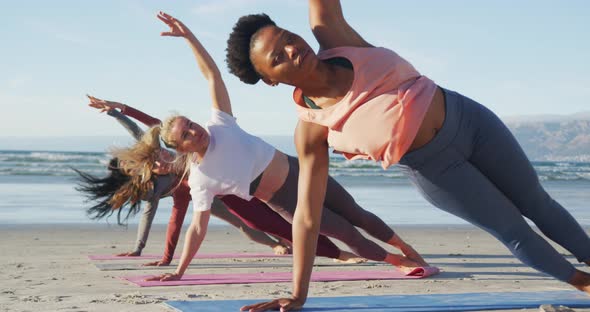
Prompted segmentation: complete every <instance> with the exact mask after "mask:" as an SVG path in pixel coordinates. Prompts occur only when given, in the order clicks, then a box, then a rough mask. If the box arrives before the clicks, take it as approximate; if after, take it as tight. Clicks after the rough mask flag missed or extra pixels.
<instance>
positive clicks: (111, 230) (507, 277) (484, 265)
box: [0, 224, 590, 312]
mask: <svg viewBox="0 0 590 312" xmlns="http://www.w3.org/2000/svg"><path fill="white" fill-rule="evenodd" d="M394 229H396V231H397V232H398V233H400V235H402V237H403V238H404V239H405V240H406V241H408V242H410V243H411V244H413V246H414V247H415V248H416V249H418V250H419V251H420V252H421V253H422V254H423V255H424V257H425V258H426V260H427V261H429V262H430V263H431V264H433V265H436V266H438V267H440V268H441V269H442V270H443V272H442V273H441V274H439V275H437V276H434V277H431V278H428V279H422V280H403V281H399V280H397V281H395V280H393V281H361V282H330V283H312V285H311V289H310V296H314V297H319V296H350V295H354V296H359V295H394V294H435V293H469V292H503V291H508V292H518V291H553V290H572V289H573V288H571V287H570V286H569V285H567V284H564V283H562V282H559V281H557V280H554V279H552V278H550V277H548V276H545V275H543V274H541V273H539V272H536V271H535V270H533V269H531V268H529V267H527V266H525V265H523V264H521V263H520V262H519V261H518V260H517V259H515V258H514V257H513V256H512V255H511V254H510V253H509V252H508V251H507V249H506V248H505V247H504V246H503V245H501V244H500V243H499V242H498V241H496V240H495V239H494V238H492V237H491V236H490V235H488V234H486V233H484V232H482V231H480V230H477V229H474V228H472V227H470V226H395V227H394ZM135 230H136V228H135V226H129V228H123V227H119V226H110V227H109V226H107V225H105V224H87V225H84V224H77V225H71V224H70V225H0V237H1V240H0V242H1V243H0V246H1V248H0V251H1V252H0V280H2V287H0V311H146V312H147V311H169V309H168V308H166V307H165V306H164V305H163V304H161V303H162V302H164V301H166V300H222V299H256V298H274V297H277V296H287V295H289V290H290V289H291V285H290V284H285V283H282V284H280V283H276V284H251V285H213V286H186V287H185V286H179V287H155V288H139V287H137V286H135V285H132V284H129V283H127V282H125V281H123V280H121V279H119V277H120V276H122V275H140V274H157V273H159V272H172V271H173V270H174V267H168V268H162V269H161V270H149V271H100V270H98V269H97V268H96V267H95V266H94V264H93V263H94V261H91V260H89V259H88V258H87V255H89V254H115V253H120V252H124V251H128V250H130V249H131V248H132V245H133V242H134V240H135ZM164 237H165V227H164V226H159V225H156V226H154V228H153V230H152V233H151V234H150V240H149V242H148V246H147V248H146V249H145V250H144V253H145V254H161V253H162V251H163V245H164V244H163V243H164ZM181 246H182V242H181V243H180V244H179V248H180V247H181ZM559 250H560V251H561V252H563V253H564V254H566V253H565V251H564V250H563V249H559ZM201 251H202V252H236V251H250V252H269V251H270V249H268V248H267V247H265V246H262V245H258V244H255V243H253V242H250V241H248V240H247V239H246V238H244V237H243V236H242V235H241V234H240V233H239V232H237V231H236V230H234V229H233V228H229V227H222V226H217V227H211V228H210V231H209V233H208V235H207V237H206V240H205V242H204V243H203V246H202V249H201ZM177 252H180V250H179V249H178V250H177ZM568 259H569V260H570V261H571V262H573V263H574V262H576V261H575V259H574V258H573V257H568ZM125 261H126V262H127V263H133V262H134V261H133V260H130V261H127V260H125ZM194 261H202V262H207V263H211V262H215V263H232V262H234V263H235V262H236V260H231V259H226V260H194ZM242 261H256V260H251V259H248V260H242ZM258 261H260V262H264V261H266V262H268V261H283V262H284V261H288V260H285V259H282V260H258ZM111 262H112V261H111ZM316 262H318V263H326V264H328V263H331V262H330V260H328V259H322V258H318V260H316ZM175 263H176V262H173V264H175ZM577 266H578V267H580V268H585V266H582V265H579V264H577ZM383 268H385V267H378V269H383ZM320 269H324V268H318V270H320ZM356 269H358V268H356ZM361 269H365V268H361ZM366 269H375V267H373V268H371V267H369V268H366ZM231 270H232V272H258V271H260V270H265V271H288V270H290V269H289V268H280V267H279V268H271V267H269V268H264V269H260V268H235V269H231ZM585 270H586V271H590V270H589V269H587V268H585ZM227 272H228V270H227V269H222V268H214V269H199V270H189V271H188V273H227ZM575 310H576V311H587V312H588V311H590V309H575ZM514 311H516V310H514ZM518 311H538V309H533V310H518Z"/></svg>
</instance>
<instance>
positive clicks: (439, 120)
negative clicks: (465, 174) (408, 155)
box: [408, 87, 446, 152]
mask: <svg viewBox="0 0 590 312" xmlns="http://www.w3.org/2000/svg"><path fill="white" fill-rule="evenodd" d="M445 115H446V113H445V95H444V93H443V92H442V90H441V88H438V87H437V88H436V92H435V93H434V97H433V98H432V102H431V103H430V106H429V107H428V110H427V111H426V115H425V116H424V120H423V121H422V124H421V125H420V128H419V129H418V134H416V138H414V141H413V142H412V145H410V148H409V149H408V152H411V151H413V150H416V149H419V148H420V147H422V146H424V145H426V144H427V143H428V142H430V141H431V140H432V139H433V138H434V137H435V136H436V134H437V133H438V131H440V129H441V128H442V125H443V123H444V122H445Z"/></svg>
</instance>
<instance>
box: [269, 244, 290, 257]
mask: <svg viewBox="0 0 590 312" xmlns="http://www.w3.org/2000/svg"><path fill="white" fill-rule="evenodd" d="M272 251H274V253H275V255H288V254H290V253H291V250H290V249H289V247H287V246H283V245H275V246H274V247H273V248H272Z"/></svg>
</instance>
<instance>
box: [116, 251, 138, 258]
mask: <svg viewBox="0 0 590 312" xmlns="http://www.w3.org/2000/svg"><path fill="white" fill-rule="evenodd" d="M116 256H117V257H139V256H141V253H140V252H138V251H129V252H124V253H120V254H118V255H116Z"/></svg>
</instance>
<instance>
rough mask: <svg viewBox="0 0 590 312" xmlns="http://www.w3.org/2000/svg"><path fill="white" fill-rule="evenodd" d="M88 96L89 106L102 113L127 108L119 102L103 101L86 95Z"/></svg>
mask: <svg viewBox="0 0 590 312" xmlns="http://www.w3.org/2000/svg"><path fill="white" fill-rule="evenodd" d="M86 96H87V97H88V99H89V100H90V103H89V104H88V106H90V107H94V108H96V109H100V112H101V113H104V112H108V111H111V110H113V109H115V108H118V109H123V107H124V106H125V105H123V104H121V103H118V102H112V101H106V100H101V99H99V98H95V97H93V96H91V95H88V94H86Z"/></svg>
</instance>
